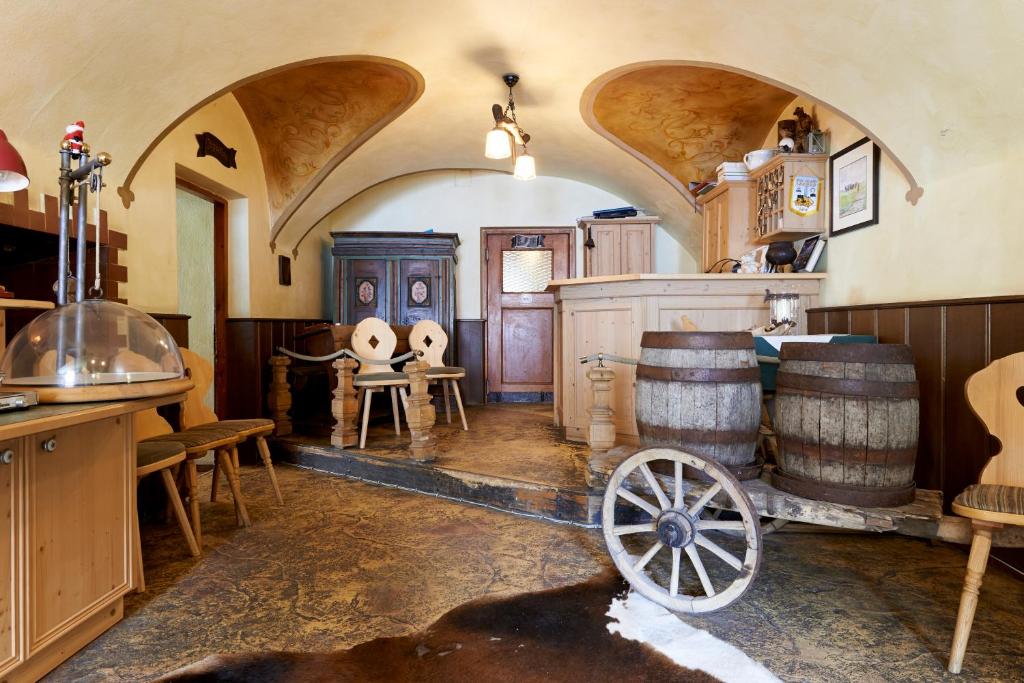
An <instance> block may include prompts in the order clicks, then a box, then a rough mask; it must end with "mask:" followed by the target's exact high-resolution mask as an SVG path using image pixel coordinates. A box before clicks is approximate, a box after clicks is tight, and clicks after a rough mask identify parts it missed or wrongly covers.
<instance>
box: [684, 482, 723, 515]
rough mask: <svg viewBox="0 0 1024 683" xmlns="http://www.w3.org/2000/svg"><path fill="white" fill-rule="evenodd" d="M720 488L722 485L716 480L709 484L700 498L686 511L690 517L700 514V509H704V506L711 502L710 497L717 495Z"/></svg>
mask: <svg viewBox="0 0 1024 683" xmlns="http://www.w3.org/2000/svg"><path fill="white" fill-rule="evenodd" d="M721 490H722V485H721V484H719V483H718V482H717V481H716V482H715V483H714V485H712V486H711V488H709V489H708V490H707V491H705V492H704V495H703V496H701V497H700V499H699V500H698V501H697V502H696V503H694V504H693V505H691V506H690V509H689V510H687V512H689V513H690V516H691V517H696V516H698V515H699V514H700V511H701V510H703V509H704V506H705V505H707V504H708V503H710V502H711V499H712V498H714V497H715V496H717V495H718V492H719V491H721Z"/></svg>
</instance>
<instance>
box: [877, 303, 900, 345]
mask: <svg viewBox="0 0 1024 683" xmlns="http://www.w3.org/2000/svg"><path fill="white" fill-rule="evenodd" d="M875 336H877V337H878V341H879V343H881V344H906V343H907V309H906V308H883V309H881V310H880V311H878V334H877V335H875Z"/></svg>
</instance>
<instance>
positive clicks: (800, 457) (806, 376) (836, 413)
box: [772, 342, 919, 507]
mask: <svg viewBox="0 0 1024 683" xmlns="http://www.w3.org/2000/svg"><path fill="white" fill-rule="evenodd" d="M779 359H780V366H779V374H778V377H777V379H776V393H775V431H776V432H777V433H778V436H779V460H780V462H779V463H778V464H779V468H778V469H777V470H776V471H775V472H773V473H772V483H773V484H774V485H775V486H776V487H777V488H780V489H782V490H783V491H788V492H789V493H795V494H796V495H798V496H803V497H805V498H813V499H816V500H825V501H829V502H833V503H847V504H850V505H861V506H866V507H891V506H896V505H906V504H907V503H911V502H913V500H914V488H915V487H914V462H915V460H916V458H917V433H918V395H919V392H918V385H917V378H916V376H915V374H914V355H913V353H912V352H911V350H910V347H909V346H906V345H904V344H808V343H800V342H793V343H788V344H783V345H782V350H781V352H780V353H779Z"/></svg>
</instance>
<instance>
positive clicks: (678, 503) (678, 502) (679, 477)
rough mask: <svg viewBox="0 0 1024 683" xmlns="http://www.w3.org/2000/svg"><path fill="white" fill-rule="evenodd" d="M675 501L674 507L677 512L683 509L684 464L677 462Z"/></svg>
mask: <svg viewBox="0 0 1024 683" xmlns="http://www.w3.org/2000/svg"><path fill="white" fill-rule="evenodd" d="M675 466H676V468H675V475H676V480H675V494H676V496H675V500H673V501H672V507H674V508H675V509H676V510H682V509H683V463H681V462H679V461H678V460H676V462H675Z"/></svg>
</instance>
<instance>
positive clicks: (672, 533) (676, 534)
mask: <svg viewBox="0 0 1024 683" xmlns="http://www.w3.org/2000/svg"><path fill="white" fill-rule="evenodd" d="M695 535H696V527H695V526H694V523H693V520H692V519H691V518H690V516H689V515H688V514H686V513H685V512H682V511H680V510H666V511H665V512H663V513H661V516H659V517H658V540H659V541H661V542H662V543H664V544H665V545H667V546H668V547H670V548H683V547H685V546H688V545H690V544H691V543H693V538H694V536H695Z"/></svg>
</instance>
